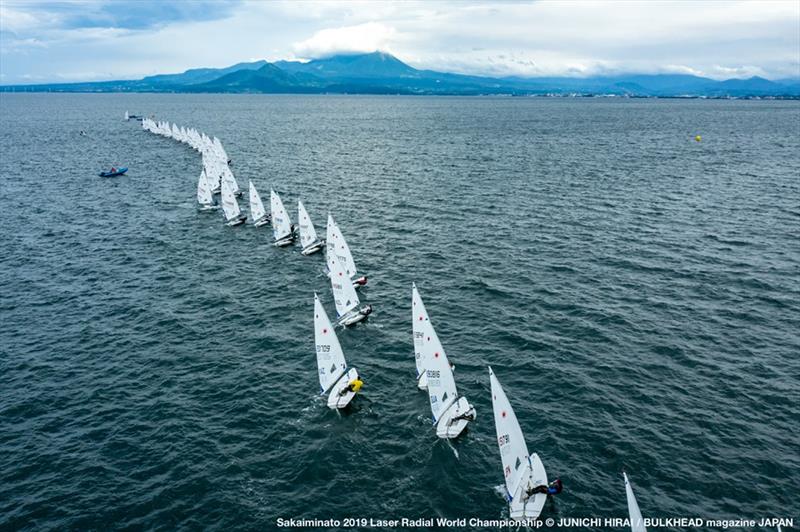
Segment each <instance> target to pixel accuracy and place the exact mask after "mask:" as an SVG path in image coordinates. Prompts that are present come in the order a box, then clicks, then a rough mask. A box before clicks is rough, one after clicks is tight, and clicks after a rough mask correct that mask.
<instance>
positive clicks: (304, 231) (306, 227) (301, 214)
mask: <svg viewBox="0 0 800 532" xmlns="http://www.w3.org/2000/svg"><path fill="white" fill-rule="evenodd" d="M297 223H298V224H299V225H300V245H301V246H303V250H302V251H301V252H300V253H302V254H303V255H311V254H312V253H316V252H317V251H320V250H322V247H323V246H324V245H325V241H324V240H319V239H318V238H317V231H316V229H314V224H313V223H311V218H310V217H309V216H308V211H306V208H305V206H304V205H303V202H302V201H299V200H298V201H297Z"/></svg>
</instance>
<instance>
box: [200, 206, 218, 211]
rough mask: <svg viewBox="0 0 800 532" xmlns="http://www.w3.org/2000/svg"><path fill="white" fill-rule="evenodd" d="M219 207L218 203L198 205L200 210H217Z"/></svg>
mask: <svg viewBox="0 0 800 532" xmlns="http://www.w3.org/2000/svg"><path fill="white" fill-rule="evenodd" d="M219 208H220V206H219V205H200V207H199V209H200V211H201V212H211V211H218V210H219Z"/></svg>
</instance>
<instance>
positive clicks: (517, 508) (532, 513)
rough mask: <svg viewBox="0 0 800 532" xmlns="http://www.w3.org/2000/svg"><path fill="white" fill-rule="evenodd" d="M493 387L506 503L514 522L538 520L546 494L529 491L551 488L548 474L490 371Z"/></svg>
mask: <svg viewBox="0 0 800 532" xmlns="http://www.w3.org/2000/svg"><path fill="white" fill-rule="evenodd" d="M489 380H490V381H491V387H492V410H493V411H494V426H495V430H496V431H497V444H498V445H499V446H500V459H501V460H502V463H503V474H504V475H505V482H506V484H505V488H506V500H507V501H508V507H509V513H510V517H511V519H535V518H537V517H539V514H540V513H542V508H543V507H544V503H545V501H546V500H547V495H546V494H544V493H536V494H534V495H533V496H529V495H528V490H531V489H533V488H537V487H539V486H547V472H546V471H545V470H544V464H542V460H541V459H540V458H539V455H538V454H536V453H533V454H531V455H528V446H527V445H526V444H525V438H524V437H523V435H522V429H521V428H520V427H519V422H518V421H517V416H516V415H515V414H514V409H513V408H511V403H509V402H508V397H506V394H505V392H504V391H503V387H502V386H500V381H498V380H497V377H495V375H494V373H493V372H492V368H489Z"/></svg>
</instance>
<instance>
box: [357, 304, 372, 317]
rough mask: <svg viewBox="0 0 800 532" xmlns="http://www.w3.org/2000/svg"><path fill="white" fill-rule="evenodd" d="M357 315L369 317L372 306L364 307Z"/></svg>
mask: <svg viewBox="0 0 800 532" xmlns="http://www.w3.org/2000/svg"><path fill="white" fill-rule="evenodd" d="M358 313H359V314H363V315H364V316H369V315H370V314H372V305H366V306H364V308H362V309H361V310H359V311H358Z"/></svg>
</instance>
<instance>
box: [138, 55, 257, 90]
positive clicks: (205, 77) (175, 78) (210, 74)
mask: <svg viewBox="0 0 800 532" xmlns="http://www.w3.org/2000/svg"><path fill="white" fill-rule="evenodd" d="M267 64H269V63H267V62H266V61H264V60H263V59H262V60H260V61H254V62H252V63H237V64H235V65H233V66H229V67H227V68H193V69H191V70H187V71H186V72H183V73H182V74H159V75H156V76H148V77H146V78H143V79H142V80H141V81H142V82H143V83H145V84H153V85H161V84H163V85H189V84H192V83H204V82H208V81H213V80H215V79H217V78H219V77H221V76H224V75H227V74H230V73H232V72H238V71H241V70H258V69H259V68H261V67H263V66H264V65H267Z"/></svg>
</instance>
